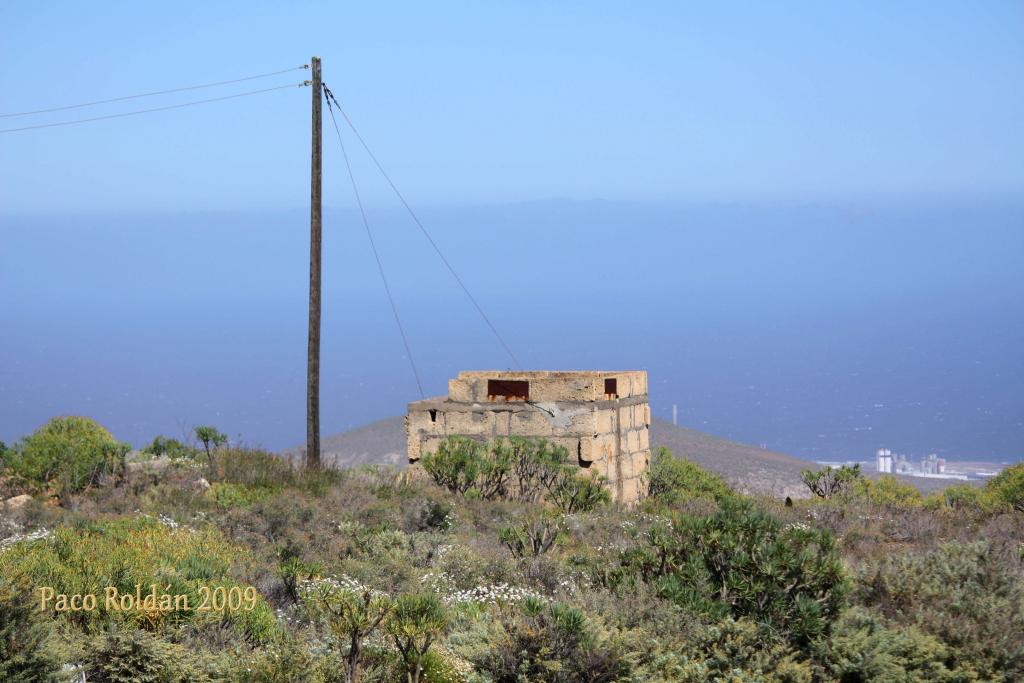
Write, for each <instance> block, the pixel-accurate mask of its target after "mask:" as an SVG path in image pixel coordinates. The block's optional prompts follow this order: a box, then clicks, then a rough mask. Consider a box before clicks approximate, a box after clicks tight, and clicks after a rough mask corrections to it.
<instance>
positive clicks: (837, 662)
mask: <svg viewBox="0 0 1024 683" xmlns="http://www.w3.org/2000/svg"><path fill="white" fill-rule="evenodd" d="M817 654H818V657H819V658H820V659H821V660H822V662H823V663H824V665H825V667H826V668H827V670H828V671H829V673H831V674H832V675H833V676H835V677H836V678H837V679H839V680H840V681H906V683H933V682H934V683H959V682H961V681H964V682H966V681H974V680H977V677H976V674H975V673H974V671H973V670H972V669H971V668H970V666H969V665H968V666H966V667H965V666H964V665H962V664H961V663H959V662H957V661H956V657H955V653H954V652H953V651H952V650H951V649H950V648H949V647H948V646H946V645H945V644H943V643H942V642H941V641H939V640H938V639H936V638H934V637H932V636H930V635H927V634H925V633H922V632H921V631H920V630H919V629H918V628H917V627H915V626H913V625H908V626H901V627H899V628H892V627H889V626H887V625H886V624H885V622H884V620H883V619H881V618H879V617H877V616H875V615H872V614H870V613H868V612H867V611H865V610H863V609H861V608H857V607H854V608H851V609H849V610H847V611H845V612H843V614H842V615H841V616H840V617H839V619H838V621H837V622H836V624H835V626H834V627H833V632H832V636H831V637H830V638H829V639H828V640H827V641H823V642H821V643H819V645H818V647H817Z"/></svg>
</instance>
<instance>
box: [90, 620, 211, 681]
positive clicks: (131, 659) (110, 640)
mask: <svg viewBox="0 0 1024 683" xmlns="http://www.w3.org/2000/svg"><path fill="white" fill-rule="evenodd" d="M189 659H190V658H189V652H188V651H187V650H186V649H185V648H184V647H182V646H181V645H177V644H174V643H170V642H167V641H166V640H163V639H161V638H159V637H158V636H156V635H153V634H151V633H147V632H145V631H120V630H118V629H112V630H110V631H108V632H107V633H105V634H103V635H101V636H98V637H96V638H94V639H93V641H92V644H91V647H90V648H89V649H88V650H87V652H86V660H85V662H84V663H83V664H84V669H85V677H86V680H88V681H90V682H91V681H95V682H96V683H185V682H186V681H191V680H193V677H192V676H191V675H189V674H190V673H191V672H190V670H189V669H190V667H188V665H187V662H188V661H189Z"/></svg>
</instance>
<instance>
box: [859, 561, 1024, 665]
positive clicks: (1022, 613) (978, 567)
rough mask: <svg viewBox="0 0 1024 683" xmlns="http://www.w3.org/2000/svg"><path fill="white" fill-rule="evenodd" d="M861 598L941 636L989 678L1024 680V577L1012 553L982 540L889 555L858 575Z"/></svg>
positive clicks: (897, 618)
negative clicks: (873, 568)
mask: <svg viewBox="0 0 1024 683" xmlns="http://www.w3.org/2000/svg"><path fill="white" fill-rule="evenodd" d="M857 596H858V598H859V600H860V602H861V603H862V604H864V605H867V606H869V607H873V608H875V609H877V610H878V611H879V612H880V613H882V614H883V615H884V616H886V617H888V618H889V619H892V620H894V621H896V622H897V623H899V624H900V625H901V626H903V625H915V626H917V627H918V628H920V629H921V630H922V631H924V632H925V633H928V634H931V635H933V636H935V637H936V638H938V639H939V640H940V641H942V642H943V643H945V644H946V645H948V646H949V647H950V648H952V649H953V650H954V651H956V652H957V653H958V656H959V657H961V658H962V659H964V660H966V661H970V662H971V663H972V664H973V666H974V667H975V668H976V669H977V670H978V672H979V674H981V675H983V676H986V677H999V676H1000V675H1001V676H1003V677H1005V678H1006V679H1008V680H1012V679H1015V678H1021V677H1024V639H1022V638H1021V636H1020V634H1021V633H1024V572H1022V567H1021V558H1020V557H1019V556H1016V555H1015V554H1014V553H1013V552H1012V551H1001V550H1000V549H999V548H997V547H996V546H994V545H993V544H992V543H988V542H984V541H979V542H975V543H947V544H945V545H942V546H940V547H938V548H936V549H935V550H932V551H929V552H924V553H909V554H904V555H890V556H889V557H887V558H886V559H885V560H884V561H883V562H882V564H881V565H880V566H879V567H877V568H876V569H875V570H874V571H873V572H872V571H868V572H865V573H864V574H862V575H861V576H860V578H859V580H858V589H857Z"/></svg>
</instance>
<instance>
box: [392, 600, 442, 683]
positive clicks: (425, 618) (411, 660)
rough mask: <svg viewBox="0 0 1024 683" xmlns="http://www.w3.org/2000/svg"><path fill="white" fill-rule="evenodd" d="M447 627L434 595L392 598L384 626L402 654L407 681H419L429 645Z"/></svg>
mask: <svg viewBox="0 0 1024 683" xmlns="http://www.w3.org/2000/svg"><path fill="white" fill-rule="evenodd" d="M447 627H448V614H447V611H446V610H445V607H444V605H442V604H441V601H440V600H439V599H438V598H437V596H436V595H433V594H432V593H415V594H411V595H400V596H398V599H396V600H395V602H394V606H393V607H392V608H391V613H390V615H389V616H388V618H387V621H386V623H385V629H386V630H387V632H388V635H390V636H391V639H392V640H393V641H394V643H395V647H396V648H397V649H398V652H399V654H400V655H401V657H402V662H403V663H404V664H405V670H406V674H407V676H408V680H409V683H420V681H421V680H422V677H423V673H424V670H425V666H424V663H425V662H424V660H425V659H426V656H427V653H428V652H429V650H430V646H431V645H433V644H434V642H435V641H436V640H437V638H438V636H440V635H441V634H442V633H443V632H444V630H445V629H446V628H447Z"/></svg>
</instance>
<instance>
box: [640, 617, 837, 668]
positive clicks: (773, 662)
mask: <svg viewBox="0 0 1024 683" xmlns="http://www.w3.org/2000/svg"><path fill="white" fill-rule="evenodd" d="M645 668H648V669H650V668H653V669H654V670H655V672H656V673H657V675H658V676H659V678H658V680H666V681H678V682H679V683H705V681H714V682H715V683H733V682H735V683H741V682H745V681H758V683H811V681H813V680H820V677H815V673H816V672H815V670H814V668H813V666H812V665H811V664H810V663H809V662H808V661H806V660H803V659H802V658H801V654H800V653H799V652H796V651H794V650H793V649H792V648H791V647H790V646H789V645H788V644H787V643H785V642H784V641H782V642H780V641H779V640H778V639H775V638H773V637H772V636H771V634H770V633H767V632H766V630H765V629H764V628H761V627H759V626H758V625H757V624H755V623H754V622H752V621H750V620H749V619H733V618H732V617H725V618H724V619H722V620H720V621H718V622H717V623H714V624H712V625H711V626H710V627H708V628H705V629H702V630H701V632H699V633H698V634H697V635H696V637H695V638H694V640H693V641H692V642H686V643H681V644H679V647H678V648H677V649H676V650H675V651H673V652H671V653H669V654H662V655H661V656H659V657H658V658H657V659H656V660H655V661H654V662H651V663H650V664H648V665H647V666H646V667H645ZM652 673H653V672H652Z"/></svg>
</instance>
